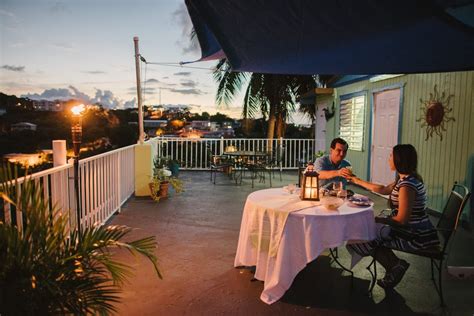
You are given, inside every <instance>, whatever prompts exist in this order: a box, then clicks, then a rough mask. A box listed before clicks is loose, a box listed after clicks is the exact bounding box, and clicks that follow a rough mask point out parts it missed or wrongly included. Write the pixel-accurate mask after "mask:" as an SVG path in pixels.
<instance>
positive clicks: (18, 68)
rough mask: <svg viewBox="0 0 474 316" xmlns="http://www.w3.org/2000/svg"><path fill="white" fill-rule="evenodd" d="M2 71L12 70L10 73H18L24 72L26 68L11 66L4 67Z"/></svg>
mask: <svg viewBox="0 0 474 316" xmlns="http://www.w3.org/2000/svg"><path fill="white" fill-rule="evenodd" d="M2 69H5V70H10V71H16V72H22V71H24V70H25V66H10V65H3V66H2Z"/></svg>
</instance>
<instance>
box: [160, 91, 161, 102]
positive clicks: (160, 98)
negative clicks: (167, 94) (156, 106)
mask: <svg viewBox="0 0 474 316" xmlns="http://www.w3.org/2000/svg"><path fill="white" fill-rule="evenodd" d="M160 105H161V87H160Z"/></svg>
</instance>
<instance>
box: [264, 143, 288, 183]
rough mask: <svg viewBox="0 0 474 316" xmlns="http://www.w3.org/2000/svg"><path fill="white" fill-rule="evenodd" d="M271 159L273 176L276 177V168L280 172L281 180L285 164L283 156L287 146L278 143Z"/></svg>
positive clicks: (270, 165) (270, 164)
mask: <svg viewBox="0 0 474 316" xmlns="http://www.w3.org/2000/svg"><path fill="white" fill-rule="evenodd" d="M271 157H272V158H271V159H270V161H269V163H268V165H269V167H270V168H271V170H272V171H271V172H272V174H273V178H275V169H276V170H278V172H279V173H280V181H282V180H281V179H282V178H281V171H282V166H283V157H285V147H283V146H281V145H278V146H276V147H275V148H274V149H273V151H272V154H271Z"/></svg>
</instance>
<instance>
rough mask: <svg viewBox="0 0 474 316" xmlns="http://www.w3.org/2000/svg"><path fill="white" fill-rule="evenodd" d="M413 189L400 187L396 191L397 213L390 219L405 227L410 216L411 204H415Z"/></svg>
mask: <svg viewBox="0 0 474 316" xmlns="http://www.w3.org/2000/svg"><path fill="white" fill-rule="evenodd" d="M415 196H416V192H415V189H413V188H411V187H407V186H402V187H400V190H399V191H398V212H397V216H394V217H392V219H393V220H394V221H396V222H398V223H399V224H401V225H406V224H407V223H408V220H409V219H410V216H411V211H412V209H413V204H414V203H415Z"/></svg>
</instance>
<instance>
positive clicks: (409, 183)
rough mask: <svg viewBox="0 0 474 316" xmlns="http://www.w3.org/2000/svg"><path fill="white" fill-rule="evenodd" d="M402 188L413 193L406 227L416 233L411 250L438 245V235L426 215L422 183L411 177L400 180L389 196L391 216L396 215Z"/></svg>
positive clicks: (425, 200)
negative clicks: (408, 189)
mask: <svg viewBox="0 0 474 316" xmlns="http://www.w3.org/2000/svg"><path fill="white" fill-rule="evenodd" d="M402 187H408V188H411V189H413V190H414V191H415V201H414V202H413V207H412V211H411V214H410V218H409V219H408V225H409V226H410V227H412V228H413V229H415V230H416V231H417V235H418V236H417V238H415V240H413V241H411V242H410V244H411V246H413V248H417V249H419V248H427V247H431V246H436V245H438V244H439V239H438V234H437V232H436V230H435V229H434V227H433V225H432V224H431V222H430V220H429V218H428V215H427V214H426V203H427V198H426V189H425V185H424V184H423V182H421V181H420V180H418V179H417V178H415V177H414V176H412V175H408V176H406V177H403V178H400V179H399V180H398V182H397V183H396V184H395V187H394V188H393V190H392V193H391V194H390V201H391V204H392V209H393V211H392V215H393V216H395V215H397V213H398V205H399V192H400V189H401V188H402Z"/></svg>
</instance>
